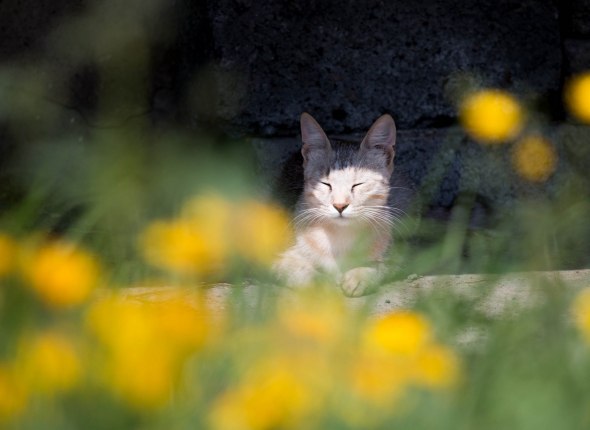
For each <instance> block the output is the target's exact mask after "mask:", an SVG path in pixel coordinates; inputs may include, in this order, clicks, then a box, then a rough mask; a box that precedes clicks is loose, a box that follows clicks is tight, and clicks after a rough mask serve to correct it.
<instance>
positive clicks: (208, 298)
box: [96, 270, 590, 319]
mask: <svg viewBox="0 0 590 430" xmlns="http://www.w3.org/2000/svg"><path fill="white" fill-rule="evenodd" d="M588 281H590V270H564V271H557V272H521V273H507V274H504V275H502V276H497V275H450V276H449V275H446V276H424V277H421V276H414V277H413V278H409V279H407V280H405V281H398V282H395V283H392V284H388V285H386V286H383V287H382V288H381V289H380V290H379V291H378V292H377V293H375V294H373V295H370V296H365V297H355V298H347V299H346V302H347V304H348V306H349V307H350V308H351V309H354V308H359V307H362V306H367V305H369V309H370V313H371V314H374V315H383V314H387V313H389V312H392V311H394V310H397V309H403V308H407V307H410V306H412V305H413V304H414V303H415V302H416V300H417V298H418V297H419V296H420V295H421V294H424V293H427V292H430V291H433V290H442V291H447V292H448V293H449V294H451V295H455V296H461V297H471V296H473V295H477V294H478V293H480V292H481V291H482V289H484V288H485V291H488V292H489V293H488V294H487V296H486V299H485V300H483V302H482V303H481V304H480V306H479V307H478V308H477V309H476V311H477V312H481V313H482V314H484V315H486V316H488V317H495V318H502V319H505V318H509V317H510V316H511V315H514V314H515V312H518V311H519V310H523V309H527V308H530V307H534V306H535V305H537V304H539V303H541V301H540V295H541V294H540V291H541V289H540V286H541V285H542V284H543V283H547V282H551V283H555V284H556V285H561V286H564V287H566V288H568V289H571V290H573V291H576V290H579V289H581V288H583V287H586V286H587V285H588ZM260 288H261V287H257V286H255V285H249V286H247V287H236V286H232V285H229V284H218V285H215V286H212V287H209V288H175V287H136V288H123V289H120V290H119V292H118V294H120V295H121V297H123V298H125V299H127V300H130V301H133V302H139V303H158V302H161V301H163V300H166V299H169V298H170V297H178V295H179V294H180V295H182V296H183V297H184V298H185V300H186V302H187V303H188V304H190V305H196V304H197V303H198V304H199V305H201V306H202V305H203V298H204V299H205V300H204V303H205V305H206V309H207V310H208V311H209V312H211V314H212V316H213V317H221V316H222V315H223V314H224V312H225V310H226V309H227V306H228V303H229V302H230V301H231V300H232V298H234V299H235V297H236V293H237V294H242V297H243V298H245V299H246V300H247V303H248V304H249V306H251V308H252V309H255V307H256V306H260V301H259V300H257V298H258V297H259V295H260ZM263 288H265V289H266V290H267V292H268V286H264V287H263ZM272 291H273V293H276V294H283V295H285V296H288V295H290V296H292V297H293V299H296V298H297V293H294V292H293V291H291V290H289V289H286V288H282V289H279V288H277V289H273V290H272ZM105 294H109V292H108V291H101V290H99V291H98V292H97V294H96V297H97V298H100V297H103V296H104V295H105Z"/></svg>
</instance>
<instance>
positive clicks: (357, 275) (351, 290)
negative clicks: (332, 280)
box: [340, 267, 379, 297]
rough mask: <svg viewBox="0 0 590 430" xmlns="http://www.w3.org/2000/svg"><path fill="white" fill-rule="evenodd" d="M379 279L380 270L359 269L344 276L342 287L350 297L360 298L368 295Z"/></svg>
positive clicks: (370, 268) (371, 268)
mask: <svg viewBox="0 0 590 430" xmlns="http://www.w3.org/2000/svg"><path fill="white" fill-rule="evenodd" d="M378 279H379V270H377V269H375V268H374V267H357V268H354V269H350V270H349V271H348V272H346V273H345V274H344V276H343V277H342V283H341V284H340V286H341V288H342V291H343V292H344V294H345V295H347V296H348V297H360V296H362V295H365V294H367V292H368V290H369V288H370V287H372V286H373V285H375V283H376V282H377V280H378Z"/></svg>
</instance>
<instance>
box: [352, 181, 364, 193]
mask: <svg viewBox="0 0 590 430" xmlns="http://www.w3.org/2000/svg"><path fill="white" fill-rule="evenodd" d="M363 184H364V182H359V183H358V184H354V185H353V186H352V187H351V188H350V191H353V190H354V187H358V186H359V185H363Z"/></svg>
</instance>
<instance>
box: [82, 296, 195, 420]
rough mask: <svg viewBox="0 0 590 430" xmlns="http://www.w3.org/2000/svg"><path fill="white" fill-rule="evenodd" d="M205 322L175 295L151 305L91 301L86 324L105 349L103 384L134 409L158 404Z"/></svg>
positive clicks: (164, 398)
mask: <svg viewBox="0 0 590 430" xmlns="http://www.w3.org/2000/svg"><path fill="white" fill-rule="evenodd" d="M205 319H206V316H205V315H204V314H203V313H202V311H201V310H199V309H197V308H194V307H192V306H190V305H189V304H187V303H185V302H184V301H183V300H182V297H180V296H179V297H176V296H174V297H172V298H168V299H165V300H163V301H162V302H160V303H155V304H148V303H136V302H130V301H128V300H123V299H119V298H116V297H111V298H108V299H105V300H102V301H100V302H97V303H95V304H94V305H93V306H92V307H91V308H90V309H89V312H88V315H87V325H88V327H89V329H90V330H91V331H92V332H93V333H94V334H95V335H96V336H97V338H98V340H99V341H100V342H101V344H102V345H103V346H104V348H105V351H106V358H105V364H104V367H103V370H104V372H105V373H104V375H103V377H104V378H105V382H106V384H107V385H108V386H109V387H110V388H111V389H112V390H113V391H114V392H115V393H116V394H117V395H118V396H119V397H121V398H122V399H123V400H125V401H126V402H127V403H129V404H130V405H132V406H134V407H137V408H144V409H152V408H156V407H160V406H163V405H164V404H165V403H166V402H167V401H168V399H169V397H170V394H171V393H172V390H173V388H174V384H175V381H176V380H177V379H178V377H179V375H180V372H181V368H182V363H183V360H185V359H186V358H187V356H188V354H189V353H190V352H192V351H194V350H195V349H196V348H197V347H199V346H200V345H202V344H203V342H204V338H205V335H206V330H207V325H206V320H205Z"/></svg>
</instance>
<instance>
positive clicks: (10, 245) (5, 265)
mask: <svg viewBox="0 0 590 430" xmlns="http://www.w3.org/2000/svg"><path fill="white" fill-rule="evenodd" d="M17 249H18V247H17V244H16V242H15V241H14V239H12V237H10V236H8V235H7V234H4V233H0V276H5V275H6V274H8V273H10V272H11V271H12V269H13V268H14V265H15V262H16V255H17Z"/></svg>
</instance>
